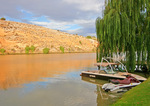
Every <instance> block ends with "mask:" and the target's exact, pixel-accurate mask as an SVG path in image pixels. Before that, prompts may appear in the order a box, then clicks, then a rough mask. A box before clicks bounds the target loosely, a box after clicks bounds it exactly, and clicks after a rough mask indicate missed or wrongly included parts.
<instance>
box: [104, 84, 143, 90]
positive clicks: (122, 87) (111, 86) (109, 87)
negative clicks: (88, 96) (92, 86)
mask: <svg viewBox="0 0 150 106" xmlns="http://www.w3.org/2000/svg"><path fill="white" fill-rule="evenodd" d="M140 83H141V82H139V83H130V84H127V85H126V84H113V83H106V84H104V85H103V86H102V89H103V90H105V91H106V92H109V91H110V92H117V93H120V92H125V91H128V90H129V89H131V88H132V87H135V86H137V85H139V84H140Z"/></svg>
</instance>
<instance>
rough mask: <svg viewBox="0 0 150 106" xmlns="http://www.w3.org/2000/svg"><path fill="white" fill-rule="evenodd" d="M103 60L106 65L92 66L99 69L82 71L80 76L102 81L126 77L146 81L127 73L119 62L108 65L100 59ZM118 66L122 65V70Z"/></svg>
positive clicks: (97, 64) (108, 63)
mask: <svg viewBox="0 0 150 106" xmlns="http://www.w3.org/2000/svg"><path fill="white" fill-rule="evenodd" d="M103 60H105V61H107V63H106V62H101V63H96V64H94V65H95V66H98V67H99V70H94V71H82V73H81V75H82V76H85V77H90V78H97V79H104V80H108V79H125V78H126V76H127V75H131V76H133V77H135V78H136V79H138V80H139V81H141V82H143V81H145V80H147V79H146V78H144V77H142V76H139V75H136V74H132V73H128V71H127V70H126V67H125V66H124V65H123V64H122V63H121V62H120V61H118V63H110V62H109V61H108V60H106V59H104V58H102V61H103ZM119 65H122V66H121V67H122V68H123V69H122V68H121V67H119ZM102 67H103V68H102Z"/></svg>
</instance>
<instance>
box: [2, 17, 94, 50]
mask: <svg viewBox="0 0 150 106" xmlns="http://www.w3.org/2000/svg"><path fill="white" fill-rule="evenodd" d="M32 45H33V46H35V47H36V49H35V51H34V53H43V49H44V48H46V47H47V48H49V52H50V53H51V52H53V53H58V52H61V50H60V46H62V47H64V52H93V51H95V50H96V45H97V41H96V40H93V39H87V38H86V37H83V36H78V35H73V34H68V33H65V32H61V31H59V30H52V29H48V28H45V27H41V26H36V25H31V24H25V23H19V22H12V21H4V20H0V49H1V48H4V49H5V50H6V53H25V47H26V46H32Z"/></svg>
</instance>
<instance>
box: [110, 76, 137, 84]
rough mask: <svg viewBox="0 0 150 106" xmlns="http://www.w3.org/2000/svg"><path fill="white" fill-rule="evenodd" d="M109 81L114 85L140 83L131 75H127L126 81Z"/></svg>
mask: <svg viewBox="0 0 150 106" xmlns="http://www.w3.org/2000/svg"><path fill="white" fill-rule="evenodd" d="M109 81H110V82H111V83H114V84H131V83H139V82H140V81H139V80H137V79H136V78H135V77H133V76H131V75H127V76H126V79H124V80H119V79H110V80H109Z"/></svg>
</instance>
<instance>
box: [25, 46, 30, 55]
mask: <svg viewBox="0 0 150 106" xmlns="http://www.w3.org/2000/svg"><path fill="white" fill-rule="evenodd" d="M29 51H30V47H29V46H26V47H25V52H26V54H28V53H29Z"/></svg>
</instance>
